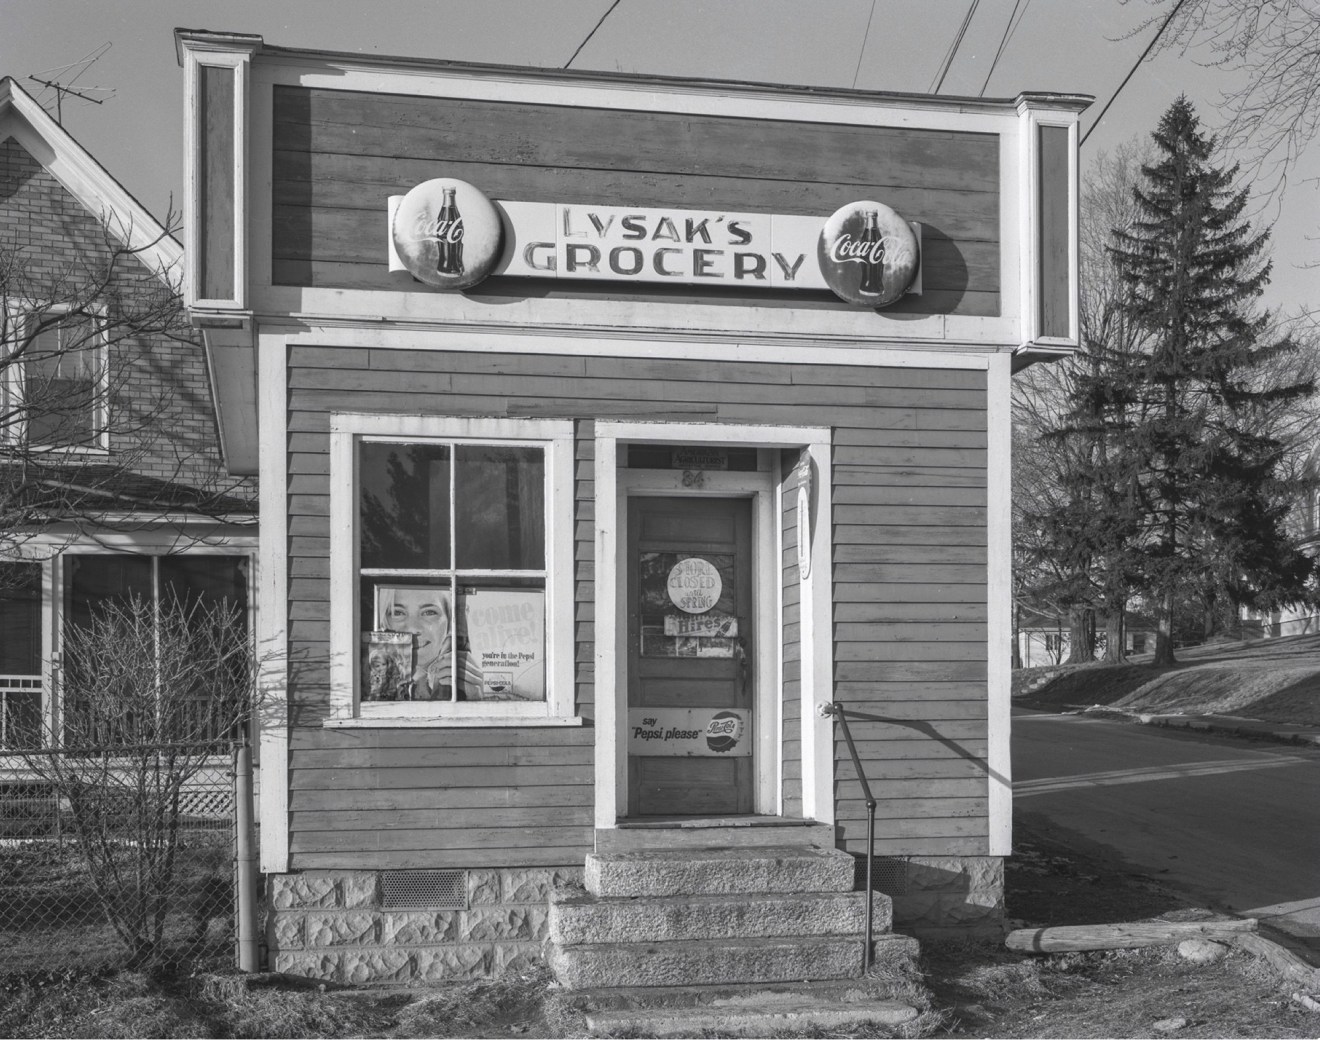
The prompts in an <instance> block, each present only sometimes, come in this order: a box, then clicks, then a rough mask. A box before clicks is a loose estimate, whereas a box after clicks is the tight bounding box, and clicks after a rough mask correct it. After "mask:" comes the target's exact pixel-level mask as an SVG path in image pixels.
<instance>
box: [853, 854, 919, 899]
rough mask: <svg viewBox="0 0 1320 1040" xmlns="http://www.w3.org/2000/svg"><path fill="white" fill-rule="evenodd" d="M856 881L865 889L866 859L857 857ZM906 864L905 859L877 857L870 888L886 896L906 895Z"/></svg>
mask: <svg viewBox="0 0 1320 1040" xmlns="http://www.w3.org/2000/svg"><path fill="white" fill-rule="evenodd" d="M857 874H858V881H859V883H860V884H861V886H862V887H863V888H865V887H866V858H865V857H859V858H858V864H857ZM907 883H908V863H907V860H906V859H899V858H897V857H889V856H877V857H876V859H875V865H874V867H873V868H872V870H871V887H872V888H874V889H875V890H876V891H877V892H883V893H884V894H885V895H887V896H901V895H906V894H907Z"/></svg>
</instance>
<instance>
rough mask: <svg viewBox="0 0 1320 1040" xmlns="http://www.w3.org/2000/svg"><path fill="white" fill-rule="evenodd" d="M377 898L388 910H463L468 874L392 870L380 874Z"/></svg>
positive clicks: (441, 871) (464, 907) (457, 871)
mask: <svg viewBox="0 0 1320 1040" xmlns="http://www.w3.org/2000/svg"><path fill="white" fill-rule="evenodd" d="M380 899H381V906H382V907H384V908H385V909H387V910H394V909H400V908H404V907H407V908H409V909H417V910H430V909H432V908H434V909H437V910H466V909H467V871H465V870H392V871H390V872H389V873H387V874H382V875H381V879H380Z"/></svg>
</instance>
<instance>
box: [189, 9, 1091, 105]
mask: <svg viewBox="0 0 1320 1040" xmlns="http://www.w3.org/2000/svg"><path fill="white" fill-rule="evenodd" d="M175 39H176V42H177V43H178V45H179V47H180V53H182V47H183V46H184V43H185V41H186V44H187V46H189V47H192V48H194V49H205V50H239V51H244V52H247V53H251V54H252V55H253V56H254V57H255V58H256V59H258V60H259V61H260V62H261V63H262V64H274V65H281V66H285V67H287V68H291V69H292V68H298V69H303V70H307V71H314V70H327V71H328V70H332V69H333V70H342V71H354V72H366V73H370V72H379V73H381V74H384V75H397V76H402V77H417V76H439V77H445V78H454V79H487V80H499V81H526V82H532V81H535V82H542V83H545V82H554V83H562V84H580V85H583V86H593V87H597V88H615V89H619V90H621V91H633V92H637V91H643V92H660V93H670V94H718V95H721V96H730V95H734V96H745V97H750V98H756V97H764V98H792V99H798V100H813V101H825V102H834V103H842V104H849V105H857V106H863V107H864V106H876V105H879V106H884V107H892V108H905V109H917V110H938V111H941V112H951V111H952V112H962V113H1003V114H1015V113H1016V112H1018V111H1020V110H1021V109H1022V108H1023V107H1024V106H1029V107H1033V108H1046V109H1051V110H1055V111H1068V112H1081V111H1083V110H1084V109H1085V108H1087V107H1088V106H1089V105H1090V104H1091V103H1092V101H1093V100H1094V98H1092V97H1091V96H1090V95H1085V94H1067V93H1054V92H1049V91H1027V92H1023V93H1020V94H1018V95H1016V96H1015V97H1011V98H984V97H972V96H964V95H953V94H938V95H934V94H921V93H910V92H903V91H867V90H856V89H853V88H848V87H835V86H821V85H815V84H801V83H797V84H793V83H770V82H764V81H756V80H732V79H715V78H709V79H708V78H695V77H693V78H689V77H680V76H662V75H656V74H653V73H626V74H625V73H619V72H613V71H608V70H597V69H550V68H541V67H537V66H526V65H504V64H494V63H484V62H464V61H448V60H444V59H425V58H412V57H405V56H396V55H376V54H372V55H363V54H358V53H354V52H351V51H324V50H315V49H309V48H298V47H282V46H276V45H270V44H266V43H265V41H264V39H263V38H262V37H261V36H257V35H251V34H245V33H219V32H211V31H208V30H193V29H176V30H175Z"/></svg>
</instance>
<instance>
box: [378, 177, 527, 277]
mask: <svg viewBox="0 0 1320 1040" xmlns="http://www.w3.org/2000/svg"><path fill="white" fill-rule="evenodd" d="M390 235H391V237H392V238H393V239H394V250H395V252H396V253H398V254H399V259H400V260H402V261H403V264H404V266H405V267H407V268H408V271H409V272H410V273H411V274H412V276H413V277H414V278H416V279H417V280H418V281H420V282H424V283H425V284H427V285H433V286H435V287H436V288H437V289H466V288H468V287H469V286H472V285H476V284H477V283H478V282H479V281H481V280H482V279H483V278H485V277H486V275H488V274H490V272H491V271H492V270H493V269H494V267H495V264H496V263H497V262H498V261H499V258H500V249H501V247H502V245H503V239H504V224H503V222H502V221H501V220H500V214H499V211H498V210H496V209H495V207H494V205H493V204H492V203H491V201H490V199H488V198H486V196H485V195H483V194H482V193H481V192H480V191H479V190H477V189H476V188H474V187H473V186H472V185H471V184H469V183H468V182H467V181H460V180H454V179H453V178H451V177H437V178H436V179H435V180H430V181H423V182H422V183H421V184H419V185H417V187H415V188H413V189H412V191H410V192H408V194H407V195H405V196H404V197H403V199H402V200H401V201H400V202H399V206H398V209H396V210H395V211H394V220H393V222H392V223H391V224H390Z"/></svg>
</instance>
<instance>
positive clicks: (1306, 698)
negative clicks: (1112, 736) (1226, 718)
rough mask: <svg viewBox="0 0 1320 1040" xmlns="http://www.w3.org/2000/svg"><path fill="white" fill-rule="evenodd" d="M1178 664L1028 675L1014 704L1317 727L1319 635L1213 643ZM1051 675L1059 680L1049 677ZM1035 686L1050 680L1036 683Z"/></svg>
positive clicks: (1139, 662) (1137, 662)
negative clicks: (1222, 717)
mask: <svg viewBox="0 0 1320 1040" xmlns="http://www.w3.org/2000/svg"><path fill="white" fill-rule="evenodd" d="M1179 657H1180V661H1179V664H1178V665H1177V666H1175V667H1174V668H1168V669H1160V668H1155V667H1153V666H1152V665H1151V664H1149V660H1150V658H1149V655H1147V656H1145V657H1144V658H1143V657H1137V658H1133V659H1132V660H1131V661H1130V662H1129V663H1128V664H1123V665H1104V664H1099V663H1097V664H1094V665H1081V666H1076V667H1072V668H1060V669H1055V670H1050V669H1031V670H1028V671H1024V672H1021V673H1016V674H1015V676H1014V678H1015V681H1014V689H1015V698H1016V700H1017V701H1018V703H1022V704H1028V705H1031V706H1033V707H1041V708H1063V707H1071V708H1085V707H1091V706H1093V705H1105V706H1107V707H1111V708H1113V709H1115V710H1117V711H1125V712H1132V713H1139V712H1140V713H1146V712H1148V713H1152V714H1164V715H1171V714H1183V715H1237V716H1241V717H1244V718H1252V719H1262V720H1264V721H1267V722H1285V723H1288V722H1291V723H1300V724H1308V725H1320V635H1306V636H1292V637H1290V638H1286V639H1270V640H1263V641H1260V642H1251V643H1221V644H1214V645H1211V646H1205V647H1197V648H1194V649H1190V650H1184V651H1180V653H1179ZM1050 671H1057V673H1058V674H1056V675H1054V676H1053V677H1052V678H1049V677H1048V675H1047V673H1048V672H1050ZM1033 672H1034V673H1038V674H1037V675H1034V676H1033V675H1032V674H1031V673H1033ZM1040 679H1046V680H1047V681H1045V682H1044V683H1043V684H1038V683H1039V680H1040ZM1017 690H1022V691H1023V692H1022V693H1021V695H1020V696H1017V695H1016V691H1017ZM1028 690H1029V692H1028Z"/></svg>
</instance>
